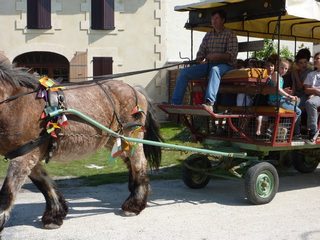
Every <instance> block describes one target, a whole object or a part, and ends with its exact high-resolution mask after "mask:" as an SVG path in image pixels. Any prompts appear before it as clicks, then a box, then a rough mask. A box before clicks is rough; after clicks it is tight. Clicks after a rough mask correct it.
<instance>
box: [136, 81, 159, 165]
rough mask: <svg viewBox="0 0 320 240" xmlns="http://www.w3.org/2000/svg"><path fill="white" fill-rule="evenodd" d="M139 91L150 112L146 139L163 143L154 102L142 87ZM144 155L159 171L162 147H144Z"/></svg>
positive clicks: (147, 115)
mask: <svg viewBox="0 0 320 240" xmlns="http://www.w3.org/2000/svg"><path fill="white" fill-rule="evenodd" d="M135 89H136V90H137V91H139V92H140V93H142V94H143V95H144V96H145V98H146V99H147V101H148V111H147V112H146V122H145V134H144V139H146V140H150V141H157V142H162V141H163V138H162V137H161V134H160V125H159V123H158V121H157V120H156V114H155V108H154V106H153V104H152V100H151V99H150V98H149V97H148V95H147V93H146V92H145V90H144V89H143V88H142V87H139V86H138V87H135ZM143 150H144V154H145V156H146V158H147V160H148V163H149V165H150V167H151V168H155V169H158V168H159V167H160V162H161V147H159V146H153V145H147V144H144V145H143Z"/></svg>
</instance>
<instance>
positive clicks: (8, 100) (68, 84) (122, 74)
mask: <svg viewBox="0 0 320 240" xmlns="http://www.w3.org/2000/svg"><path fill="white" fill-rule="evenodd" d="M191 62H193V61H185V62H182V63H176V64H171V65H168V66H164V67H160V68H151V69H145V70H139V71H132V72H125V73H117V74H108V75H101V76H94V77H86V78H85V79H89V78H92V79H93V80H83V81H79V82H68V83H60V84H57V85H56V87H63V86H73V85H87V84H91V83H98V82H100V81H104V80H109V79H113V78H119V77H127V76H133V75H138V74H143V73H148V72H153V71H159V70H162V69H167V68H171V67H176V66H180V65H186V64H189V63H191ZM73 79H78V78H73ZM81 79H83V78H81ZM38 90H39V89H35V90H33V91H31V92H26V93H20V94H17V95H14V96H10V97H8V98H6V99H4V100H2V101H0V105H1V104H3V103H7V102H10V101H13V100H15V99H17V98H20V97H22V96H25V95H29V94H32V93H35V92H37V91H38Z"/></svg>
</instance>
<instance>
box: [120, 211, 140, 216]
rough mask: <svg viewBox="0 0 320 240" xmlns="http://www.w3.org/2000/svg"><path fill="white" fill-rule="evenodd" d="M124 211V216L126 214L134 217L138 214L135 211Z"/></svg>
mask: <svg viewBox="0 0 320 240" xmlns="http://www.w3.org/2000/svg"><path fill="white" fill-rule="evenodd" d="M122 213H123V216H125V217H134V216H137V214H136V213H134V212H128V211H122Z"/></svg>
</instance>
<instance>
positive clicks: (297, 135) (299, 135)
mask: <svg viewBox="0 0 320 240" xmlns="http://www.w3.org/2000/svg"><path fill="white" fill-rule="evenodd" d="M293 140H295V141H300V140H302V135H301V134H296V135H294V136H293Z"/></svg>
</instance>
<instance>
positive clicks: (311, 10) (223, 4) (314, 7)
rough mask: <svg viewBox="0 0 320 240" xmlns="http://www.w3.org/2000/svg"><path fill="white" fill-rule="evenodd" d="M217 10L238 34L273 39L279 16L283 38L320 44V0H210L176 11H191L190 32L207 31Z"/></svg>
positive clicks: (187, 25)
mask: <svg viewBox="0 0 320 240" xmlns="http://www.w3.org/2000/svg"><path fill="white" fill-rule="evenodd" d="M214 9H224V10H225V11H226V12H227V23H226V27H227V28H230V29H233V30H234V31H235V32H236V33H237V35H240V36H250V37H258V38H273V37H274V34H277V25H278V24H277V23H278V19H279V17H280V20H281V24H280V38H281V39H285V40H296V41H306V42H314V43H319V42H320V0H224V1H223V0H207V1H202V2H200V3H194V4H189V5H184V6H176V7H175V10H176V11H189V21H188V22H187V23H186V26H185V27H186V28H187V29H193V30H198V31H208V30H209V29H210V28H211V23H210V16H211V12H212V11H213V10H214Z"/></svg>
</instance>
